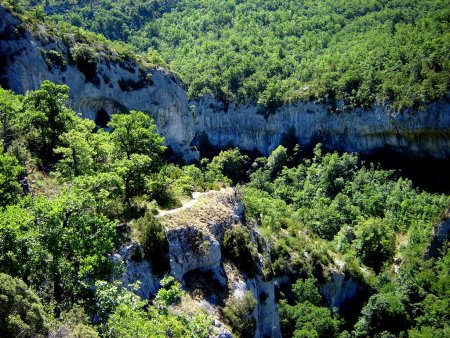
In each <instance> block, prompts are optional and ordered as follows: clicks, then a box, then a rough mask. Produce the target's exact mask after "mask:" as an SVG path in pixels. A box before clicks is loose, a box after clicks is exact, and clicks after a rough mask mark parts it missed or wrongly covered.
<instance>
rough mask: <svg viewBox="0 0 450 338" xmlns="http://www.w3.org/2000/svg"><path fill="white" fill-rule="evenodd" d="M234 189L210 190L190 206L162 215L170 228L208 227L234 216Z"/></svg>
mask: <svg viewBox="0 0 450 338" xmlns="http://www.w3.org/2000/svg"><path fill="white" fill-rule="evenodd" d="M233 200H234V190H233V189H231V188H227V189H222V190H220V191H210V192H207V193H205V194H203V195H201V196H200V197H199V198H198V200H197V202H196V203H195V204H194V205H193V206H192V207H190V208H187V209H182V210H180V211H178V212H175V213H172V214H167V215H165V216H163V217H161V219H160V220H161V223H163V224H164V225H165V226H166V227H168V228H177V227H186V226H196V227H199V228H208V227H209V226H210V225H211V224H217V223H220V222H223V221H225V220H227V219H229V218H230V217H233V202H234V201H233Z"/></svg>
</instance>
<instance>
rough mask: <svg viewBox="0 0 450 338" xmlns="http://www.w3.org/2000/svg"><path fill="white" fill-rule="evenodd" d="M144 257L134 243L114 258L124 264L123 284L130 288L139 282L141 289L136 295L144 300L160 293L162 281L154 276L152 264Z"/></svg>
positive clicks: (138, 246)
mask: <svg viewBox="0 0 450 338" xmlns="http://www.w3.org/2000/svg"><path fill="white" fill-rule="evenodd" d="M143 257H144V253H143V249H142V248H141V246H140V245H138V244H136V243H133V244H131V245H129V246H126V247H123V248H121V249H120V250H119V252H118V253H116V254H115V255H114V256H113V261H114V262H119V261H121V262H122V263H123V267H124V273H123V275H122V276H121V278H120V281H121V282H122V284H123V285H124V286H128V285H130V284H134V283H136V282H138V281H139V282H140V287H139V290H138V291H137V292H136V293H137V294H138V295H139V296H140V297H141V298H142V299H149V297H150V296H151V295H153V294H155V293H156V292H157V291H158V289H159V287H160V285H159V282H160V279H159V278H157V277H156V276H155V275H153V272H152V268H151V266H150V264H149V263H148V262H147V260H145V259H144V258H143Z"/></svg>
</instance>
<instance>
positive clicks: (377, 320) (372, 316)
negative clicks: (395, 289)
mask: <svg viewBox="0 0 450 338" xmlns="http://www.w3.org/2000/svg"><path fill="white" fill-rule="evenodd" d="M361 314H362V317H361V318H360V320H359V321H358V323H357V324H356V325H355V333H354V334H355V336H356V337H367V336H375V335H376V334H380V333H382V332H384V331H387V332H391V333H394V334H398V333H399V332H401V331H402V330H403V329H404V328H405V326H406V324H407V319H408V318H407V317H406V314H405V309H404V306H403V304H402V302H401V300H400V299H399V298H398V296H396V295H395V294H393V293H384V294H377V295H374V296H372V297H371V298H370V299H369V302H368V303H367V304H366V306H365V307H364V308H363V310H362V312H361Z"/></svg>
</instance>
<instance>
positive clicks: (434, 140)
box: [193, 96, 450, 159]
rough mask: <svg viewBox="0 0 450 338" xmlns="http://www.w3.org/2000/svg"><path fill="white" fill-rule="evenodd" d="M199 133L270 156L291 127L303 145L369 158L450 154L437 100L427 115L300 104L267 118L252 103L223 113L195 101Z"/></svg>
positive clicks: (444, 107) (445, 111)
mask: <svg viewBox="0 0 450 338" xmlns="http://www.w3.org/2000/svg"><path fill="white" fill-rule="evenodd" d="M193 104H194V105H195V107H196V108H195V109H196V114H197V120H196V121H197V130H198V131H204V132H205V133H206V134H207V135H208V139H209V141H210V142H211V144H213V145H215V146H218V147H224V146H226V145H227V144H230V143H231V144H233V145H236V146H239V147H240V148H242V149H247V150H253V149H255V150H258V151H259V152H261V153H262V154H264V155H268V154H270V152H271V151H272V150H274V149H275V148H276V147H277V146H278V145H279V144H280V142H281V140H282V137H283V134H285V133H287V132H288V131H289V130H290V128H292V129H293V130H295V133H296V135H297V139H298V142H299V144H300V146H302V147H310V146H311V145H314V144H315V143H317V142H322V143H323V144H324V145H325V146H326V147H327V148H329V149H333V150H341V151H349V152H353V151H354V152H360V153H364V154H370V153H372V152H374V151H377V150H381V149H387V150H391V151H394V152H398V153H402V154H407V155H408V156H411V157H414V158H427V157H434V158H438V159H445V158H448V157H449V155H450V138H449V135H450V105H449V104H448V102H438V103H433V104H430V105H428V106H427V109H426V110H425V111H420V112H416V113H414V114H410V113H396V114H390V113H389V112H388V110H387V107H385V106H375V107H374V108H373V109H372V110H368V111H364V110H362V109H356V110H353V111H351V112H345V113H330V112H329V111H328V109H327V106H326V105H324V104H315V103H312V102H298V103H296V104H293V105H289V106H284V107H281V108H280V109H278V110H277V111H276V112H275V113H274V114H272V115H269V116H268V117H267V118H265V117H264V116H263V115H261V114H258V107H257V106H254V105H247V106H235V105H233V104H231V105H230V106H229V107H228V111H227V112H224V111H223V110H222V109H223V106H222V105H221V104H220V103H218V102H217V101H216V100H215V99H214V98H212V97H209V96H206V97H203V98H202V99H200V100H197V101H193Z"/></svg>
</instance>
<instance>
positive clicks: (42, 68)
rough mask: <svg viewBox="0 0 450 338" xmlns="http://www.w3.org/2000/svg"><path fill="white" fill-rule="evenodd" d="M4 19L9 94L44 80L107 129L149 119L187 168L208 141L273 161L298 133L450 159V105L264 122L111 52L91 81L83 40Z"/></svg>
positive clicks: (297, 108) (310, 109) (287, 115)
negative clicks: (135, 113) (77, 58)
mask: <svg viewBox="0 0 450 338" xmlns="http://www.w3.org/2000/svg"><path fill="white" fill-rule="evenodd" d="M0 18H1V21H0V22H1V23H0V38H1V47H0V55H1V67H0V68H1V69H0V80H1V82H0V83H1V84H2V86H4V87H7V88H10V89H12V90H14V91H15V92H18V93H24V92H26V91H27V90H31V89H36V88H37V87H38V86H39V85H40V83H41V82H42V81H43V80H44V79H48V80H51V81H54V82H56V83H66V84H68V85H69V86H70V88H71V100H72V102H71V105H72V107H73V108H74V109H75V110H76V111H77V112H79V113H81V114H82V115H83V116H84V117H86V118H92V119H94V120H96V121H97V122H98V123H99V124H100V125H102V124H103V125H104V124H105V121H107V120H108V115H110V114H113V113H116V112H120V111H124V110H130V109H136V110H142V111H144V112H147V113H149V114H150V115H151V116H152V117H154V119H155V122H156V124H157V127H158V129H159V131H160V132H161V133H162V134H163V135H164V136H165V137H166V140H167V143H168V144H169V145H170V146H171V147H172V148H173V149H174V150H175V151H177V152H180V153H182V155H183V157H184V158H185V159H186V160H192V159H195V158H196V157H197V156H198V154H197V153H196V150H195V147H194V146H195V145H198V142H199V138H200V136H202V135H203V136H204V135H206V136H207V137H208V139H209V142H210V143H211V144H212V145H213V146H216V147H225V146H227V145H230V144H231V145H235V146H239V147H240V148H242V149H246V150H258V151H259V152H261V153H263V154H265V155H267V154H268V153H270V152H271V151H272V150H273V149H274V148H275V147H276V146H277V145H278V144H279V143H280V142H281V139H282V137H283V135H284V134H286V133H288V132H289V131H293V130H295V134H296V136H297V138H298V142H299V144H300V145H301V146H302V147H309V146H311V145H312V144H314V143H317V142H322V143H324V144H325V146H326V147H327V148H329V149H336V150H343V151H344V150H345V151H356V152H360V153H362V154H371V153H373V152H376V151H379V150H387V151H391V152H394V153H399V154H402V155H405V156H409V157H414V158H421V159H427V158H435V159H446V158H448V157H449V155H450V105H449V102H448V100H447V101H445V102H436V103H432V104H429V105H427V107H426V110H424V111H418V112H403V113H390V112H389V111H388V109H387V108H386V107H384V106H376V107H373V108H372V109H370V110H367V111H365V110H362V109H358V110H353V111H349V112H344V113H332V112H330V111H329V109H328V107H327V105H325V104H315V103H312V102H307V103H305V102H299V103H296V104H292V105H290V106H284V107H281V108H279V109H278V110H277V111H275V113H273V114H270V115H269V116H264V115H262V114H260V107H258V106H255V105H252V104H248V105H243V106H236V105H234V104H230V105H228V104H226V105H225V104H224V103H223V102H220V101H218V100H217V99H215V98H213V97H210V96H205V97H202V98H199V99H195V100H191V101H189V100H188V97H187V94H186V91H185V89H184V87H183V85H182V83H181V82H180V81H179V80H178V79H177V77H176V76H175V75H174V74H173V73H171V72H170V71H168V70H165V69H162V68H146V67H144V66H143V65H142V64H139V62H137V61H133V60H123V59H121V58H120V57H119V56H118V55H114V53H112V54H111V52H109V53H108V52H106V51H105V52H102V51H99V52H98V58H97V60H96V62H95V65H94V67H95V68H94V71H95V73H94V74H89V73H88V72H86V70H85V69H83V67H82V65H80V64H77V63H76V62H74V61H73V54H74V50H76V49H77V48H78V47H79V45H80V44H83V42H82V41H80V40H79V39H77V37H76V36H71V37H69V38H68V39H64V41H63V40H62V39H60V38H57V37H55V36H52V35H50V34H48V33H47V31H46V27H45V25H38V26H37V27H35V28H33V30H32V31H30V30H27V29H26V28H25V26H24V24H23V23H21V21H20V20H19V19H17V18H16V17H15V16H14V15H13V14H12V13H11V12H9V10H7V9H5V8H4V7H2V6H0ZM55 55H56V56H59V59H58V57H56V59H57V60H56V61H55Z"/></svg>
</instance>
